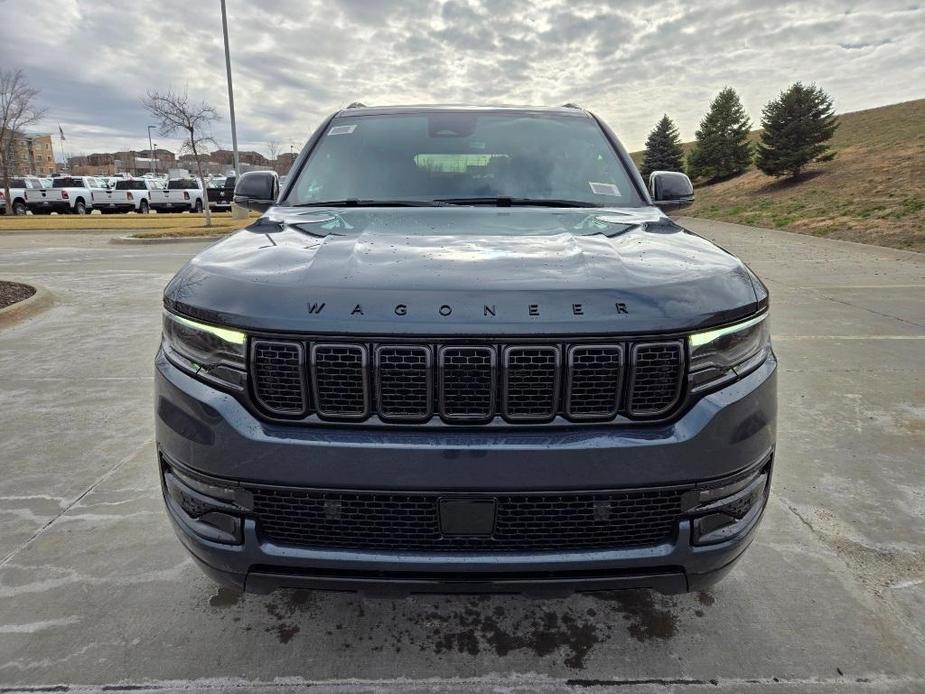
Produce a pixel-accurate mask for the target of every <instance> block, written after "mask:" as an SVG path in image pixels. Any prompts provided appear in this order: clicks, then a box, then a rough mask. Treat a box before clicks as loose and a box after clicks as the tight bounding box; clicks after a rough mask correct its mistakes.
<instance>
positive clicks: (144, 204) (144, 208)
mask: <svg viewBox="0 0 925 694" xmlns="http://www.w3.org/2000/svg"><path fill="white" fill-rule="evenodd" d="M150 211H151V208H150V207H149V205H148V201H147V200H142V201H141V202H140V203H139V205H138V214H148V213H149V212H150Z"/></svg>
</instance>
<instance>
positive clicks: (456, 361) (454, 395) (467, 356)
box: [440, 347, 497, 422]
mask: <svg viewBox="0 0 925 694" xmlns="http://www.w3.org/2000/svg"><path fill="white" fill-rule="evenodd" d="M496 358H497V355H496V352H495V350H494V349H493V348H492V347H444V348H442V349H441V350H440V414H441V416H442V417H443V418H444V419H447V420H452V421H467V422H479V421H487V420H489V419H491V418H492V416H493V415H494V413H495V361H496Z"/></svg>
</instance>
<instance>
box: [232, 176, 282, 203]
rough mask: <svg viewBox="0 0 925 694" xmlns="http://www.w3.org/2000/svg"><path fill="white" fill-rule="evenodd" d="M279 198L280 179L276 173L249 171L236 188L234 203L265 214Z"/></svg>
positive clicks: (239, 180)
mask: <svg viewBox="0 0 925 694" xmlns="http://www.w3.org/2000/svg"><path fill="white" fill-rule="evenodd" d="M277 197H279V177H278V176H277V175H276V172H275V171H248V172H247V173H244V174H241V175H240V176H239V177H238V180H237V182H236V183H235V186H234V203H235V205H240V206H241V207H246V208H247V209H249V210H256V211H257V212H265V211H266V210H268V209H269V208H271V207H273V205H275V204H276V198H277Z"/></svg>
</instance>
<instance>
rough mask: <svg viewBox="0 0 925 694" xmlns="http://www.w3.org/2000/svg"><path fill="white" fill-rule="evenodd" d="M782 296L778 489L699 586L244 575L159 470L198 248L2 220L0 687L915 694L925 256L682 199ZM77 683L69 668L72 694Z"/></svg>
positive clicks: (921, 579)
mask: <svg viewBox="0 0 925 694" xmlns="http://www.w3.org/2000/svg"><path fill="white" fill-rule="evenodd" d="M688 221H689V225H690V226H691V228H693V229H694V230H696V231H699V232H701V233H704V234H705V235H706V236H708V237H710V238H713V239H714V240H716V241H717V242H718V243H720V244H721V245H723V246H725V247H726V248H728V249H730V250H731V251H733V252H735V253H737V254H739V255H740V256H741V257H742V258H743V259H745V260H746V262H748V263H749V264H750V265H751V266H752V268H753V269H754V270H755V271H756V272H758V274H759V275H760V276H761V277H762V278H763V279H764V280H765V282H766V283H767V284H768V286H769V288H770V290H771V293H772V321H773V324H772V325H773V332H774V339H775V349H776V351H777V353H778V356H779V358H780V361H781V371H780V398H781V400H780V423H779V428H780V435H779V448H778V454H777V465H776V469H775V479H774V489H773V494H772V498H771V502H770V505H769V509H768V512H767V515H766V517H765V520H764V524H763V526H762V528H761V530H760V532H759V534H758V537H757V539H756V541H755V543H754V544H753V545H752V547H751V549H750V550H749V552H748V553H747V554H746V556H745V558H744V559H743V561H742V562H740V563H739V564H738V565H737V567H736V568H735V570H734V571H733V573H732V574H731V575H730V576H729V577H728V578H727V579H726V580H725V581H724V582H723V583H721V584H719V585H718V586H717V587H716V588H715V589H714V590H712V591H711V592H709V593H695V594H691V595H683V596H672V597H665V596H661V595H658V594H655V593H651V592H649V591H627V592H615V593H609V594H601V595H597V596H590V595H582V596H574V597H571V598H567V599H558V600H545V601H543V600H531V599H527V598H521V597H511V596H504V597H502V596H489V597H485V596H482V597H472V596H454V597H411V598H406V599H398V600H392V599H382V598H379V599H370V598H367V599H361V598H358V597H356V596H353V595H349V594H337V593H309V592H298V591H280V592H277V593H275V594H273V595H270V596H255V595H247V596H241V595H240V594H237V593H235V592H233V591H230V590H227V589H219V588H217V587H216V586H214V585H213V584H212V583H210V581H209V580H208V579H206V578H205V577H204V576H202V575H201V574H200V572H199V570H198V569H197V568H196V567H195V566H194V565H193V564H192V562H191V560H190V559H189V558H188V557H187V556H186V554H185V552H184V551H183V550H182V548H181V547H180V545H179V543H178V542H177V540H176V539H175V537H174V535H173V532H172V530H171V529H170V526H169V524H168V522H167V519H166V517H165V515H164V512H163V509H162V502H161V500H160V498H159V489H158V485H157V478H156V474H155V465H154V447H153V415H152V357H153V355H154V351H155V349H156V346H157V342H158V339H159V334H158V332H159V318H160V314H159V312H160V292H161V289H162V288H163V285H164V284H165V283H166V282H167V280H168V279H169V278H170V276H171V275H172V274H173V272H174V271H175V270H176V269H177V268H178V267H179V266H180V264H182V263H183V262H184V261H185V260H186V259H187V258H188V257H189V256H190V255H192V254H193V253H195V252H196V251H197V250H198V249H200V248H202V247H203V245H202V244H199V243H188V244H187V243H174V244H169V245H155V246H144V247H141V248H136V247H132V246H124V245H112V244H110V243H109V242H108V240H109V237H110V236H111V234H95V233H88V234H73V235H61V234H56V235H55V234H27V235H0V277H2V278H4V279H14V280H15V279H19V280H28V279H33V280H34V281H36V282H39V283H41V284H42V285H44V286H45V287H47V288H48V289H50V290H51V291H52V292H53V293H54V295H55V299H56V302H55V304H54V305H53V306H52V307H51V308H50V309H48V310H47V311H45V312H44V313H42V314H41V315H38V316H35V317H33V318H30V319H28V320H26V321H25V322H22V323H19V324H16V325H13V326H8V327H4V328H2V329H0V412H2V415H0V691H7V690H13V691H16V690H21V689H26V688H29V689H33V688H40V690H47V689H49V688H53V687H57V686H63V687H65V688H69V689H70V690H72V691H83V690H92V689H94V688H102V687H104V686H105V687H112V688H113V689H115V690H116V691H119V690H132V691H148V690H151V691H159V692H162V691H190V690H198V689H205V690H214V691H229V690H231V691H238V692H283V691H290V690H292V691H295V690H302V689H305V688H306V687H310V688H312V689H316V690H319V691H330V690H334V691H343V692H365V691H402V692H418V691H440V692H451V691H453V692H455V691H504V692H536V691H539V692H557V691H568V690H575V691H594V690H596V689H605V688H616V689H618V690H619V691H621V692H622V691H640V692H650V691H651V692H664V691H701V690H704V691H712V692H765V691H774V692H777V691H786V692H834V691H877V692H880V691H890V692H894V691H900V692H921V691H925V627H923V624H925V468H923V459H925V255H916V254H913V253H903V252H900V251H892V250H888V249H880V248H875V247H865V246H860V245H855V244H848V243H839V242H828V241H824V240H820V239H815V238H811V237H807V236H800V235H795V234H787V233H783V232H771V231H763V230H757V229H751V228H748V227H740V226H736V225H728V224H713V223H709V224H708V223H705V222H700V221H696V220H688ZM62 690H65V689H62Z"/></svg>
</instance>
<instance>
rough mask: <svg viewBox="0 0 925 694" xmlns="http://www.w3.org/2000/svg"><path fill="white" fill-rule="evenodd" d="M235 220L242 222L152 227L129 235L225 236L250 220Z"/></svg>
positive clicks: (160, 236)
mask: <svg viewBox="0 0 925 694" xmlns="http://www.w3.org/2000/svg"><path fill="white" fill-rule="evenodd" d="M235 221H236V222H242V224H239V225H238V226H226V227H217V226H215V225H213V226H212V228H211V229H210V228H209V227H206V226H198V227H174V228H166V229H152V230H150V231H139V232H137V233H135V234H129V236H130V237H131V238H133V239H180V238H186V237H190V238H202V237H203V236H209V237H215V238H219V237H220V236H225V235H227V234H230V233H231V232H233V231H237V230H238V229H240V228H242V227H244V226H246V225H247V224H248V223H249V222H250V220H249V219H245V220H237V219H236V220H235Z"/></svg>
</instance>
